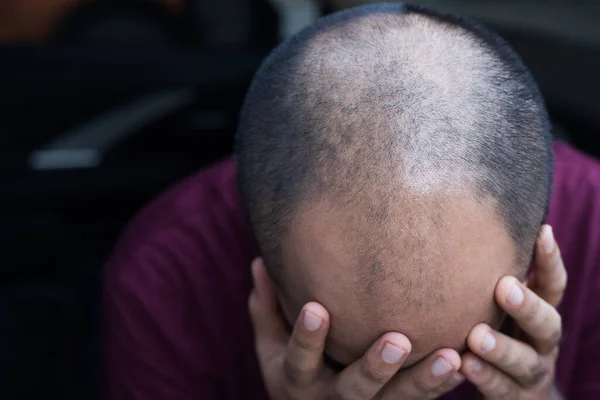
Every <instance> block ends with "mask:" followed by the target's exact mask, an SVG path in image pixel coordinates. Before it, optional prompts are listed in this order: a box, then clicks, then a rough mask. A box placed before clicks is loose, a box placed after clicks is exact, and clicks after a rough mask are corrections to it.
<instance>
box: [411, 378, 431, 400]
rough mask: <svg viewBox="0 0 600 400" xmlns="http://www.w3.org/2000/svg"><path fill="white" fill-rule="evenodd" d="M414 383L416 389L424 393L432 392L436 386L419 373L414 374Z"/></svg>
mask: <svg viewBox="0 0 600 400" xmlns="http://www.w3.org/2000/svg"><path fill="white" fill-rule="evenodd" d="M412 383H413V386H414V387H415V388H416V391H417V392H418V393H421V394H423V395H425V394H427V393H429V392H431V390H432V389H433V388H434V386H433V385H431V384H430V383H429V382H427V381H426V380H424V379H423V378H422V377H420V376H418V375H417V374H414V375H413V376H412Z"/></svg>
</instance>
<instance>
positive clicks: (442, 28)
mask: <svg viewBox="0 0 600 400" xmlns="http://www.w3.org/2000/svg"><path fill="white" fill-rule="evenodd" d="M422 11H423V9H422V8H420V7H414V6H408V5H398V4H386V5H371V6H365V7H359V8H358V9H352V10H349V11H346V12H342V13H339V14H336V15H334V16H332V17H328V18H324V19H323V20H321V21H320V22H318V23H317V24H315V26H313V27H311V28H309V29H307V30H306V31H305V32H303V33H301V34H300V35H298V36H297V37H296V38H294V39H292V40H291V41H290V42H289V43H288V44H287V46H288V49H287V50H286V49H285V47H286V46H284V47H282V48H280V49H278V50H277V51H275V53H274V54H273V55H272V56H271V62H272V63H273V62H274V59H277V57H279V58H286V57H289V58H290V59H294V63H295V65H292V68H291V69H287V70H286V72H290V73H289V76H286V77H283V78H280V79H281V82H284V83H283V85H289V86H290V87H295V88H297V87H298V86H299V85H305V86H307V87H309V88H310V85H313V87H314V88H315V89H316V90H317V92H318V90H319V89H320V88H319V83H320V82H319V81H315V78H319V79H322V78H323V77H324V76H323V75H319V74H316V73H315V70H314V69H312V70H311V69H310V68H309V69H308V70H306V71H303V70H302V65H300V66H299V65H298V64H299V63H297V61H299V60H303V61H302V62H303V63H304V64H305V65H309V66H310V67H311V68H317V69H318V67H319V63H321V64H322V63H323V62H325V61H326V59H327V58H326V57H325V58H323V59H319V57H316V55H318V54H319V46H321V45H323V42H324V41H327V40H330V41H333V42H334V43H336V42H337V43H339V44H340V47H339V48H336V47H335V46H334V47H333V49H334V51H335V50H339V52H340V54H342V55H343V52H344V46H345V45H347V44H348V42H349V39H351V38H352V37H356V36H357V35H361V34H365V32H366V33H368V32H369V29H371V30H373V31H377V30H378V29H379V28H382V29H383V33H382V35H385V34H386V32H387V33H388V34H389V30H388V31H386V29H387V28H389V23H397V22H398V20H402V21H411V23H410V25H411V26H410V27H409V28H411V29H413V30H414V29H416V30H417V31H421V32H422V33H423V32H424V31H426V32H429V33H431V34H438V33H439V34H440V38H441V39H442V40H441V41H440V42H439V43H438V44H439V46H437V47H436V48H437V49H440V48H443V47H444V46H443V45H444V44H446V43H449V39H450V38H451V37H452V38H455V36H451V37H448V36H444V35H447V34H448V32H456V35H457V37H459V38H460V39H461V40H464V43H468V44H470V45H471V46H465V51H473V50H474V49H477V50H478V51H483V52H485V51H486V49H487V46H489V45H496V44H498V43H497V41H496V39H495V36H494V35H486V34H484V35H480V33H481V32H479V27H478V26H477V25H469V24H466V23H464V20H463V19H461V18H458V17H454V16H451V15H446V14H442V13H437V12H432V11H431V10H429V9H426V12H425V13H423V12H422ZM357 28H358V29H357ZM363 28H364V29H363ZM384 28H386V29H384ZM461 28H464V29H462V30H461ZM394 29H395V28H394ZM409 31H410V29H409ZM469 32H471V33H475V34H474V35H469V34H468V33H469ZM374 41H376V40H374ZM380 42H381V40H380ZM361 45H365V42H364V41H363V42H361ZM374 47H375V50H377V48H376V46H374ZM290 49H291V50H290ZM315 49H316V50H315ZM328 49H330V48H328V47H327V46H324V47H322V48H321V51H322V52H321V54H322V55H329V54H327V51H328ZM380 50H381V49H380ZM386 50H387V49H386V48H383V50H382V51H386ZM289 51H291V57H290V54H289ZM278 53H279V54H278ZM351 54H356V53H351ZM490 54H491V53H490ZM303 57H309V58H311V57H312V58H313V60H314V65H311V63H310V62H308V61H307V60H306V59H305V58H304V59H303ZM484 58H485V57H484ZM497 58H501V57H500V56H499V55H493V56H492V57H490V58H489V59H487V61H491V62H493V61H494V60H495V59H497ZM430 59H431V57H425V58H424V60H426V61H427V60H430ZM324 60H325V61H324ZM341 60H342V61H343V58H342V59H341ZM281 61H282V60H278V61H277V62H281ZM347 61H348V64H347V65H340V67H348V68H353V67H356V68H357V70H359V71H360V69H361V68H363V70H362V73H363V74H365V75H366V76H370V75H372V73H373V71H372V70H364V65H363V64H362V63H360V62H357V61H356V60H352V59H349V60H347ZM483 61H486V60H483ZM483 61H482V60H480V63H481V62H483ZM283 62H286V61H285V60H284V61H283ZM266 64H267V65H268V64H269V61H267V62H266ZM300 64H302V63H300ZM354 64H356V65H354ZM366 65H370V64H366ZM268 68H270V67H268ZM279 68H280V67H279ZM294 68H295V69H294ZM384 69H385V68H384ZM283 70H285V69H283ZM325 70H326V71H327V70H328V71H330V72H331V69H325ZM385 72H386V71H385V70H384V71H383V73H385ZM298 78H300V79H298ZM334 78H335V76H334ZM469 78H472V76H469ZM302 79H305V80H304V81H303V80H302ZM330 82H331V81H328V82H323V83H330ZM362 83H363V82H357V86H360V85H361V84H362ZM408 83H410V82H408ZM419 83H422V82H419ZM440 83H441V84H448V80H446V81H443V80H442V81H441V82H440ZM452 83H454V84H455V85H454V87H456V82H452ZM451 86H452V85H451ZM297 93H298V92H297V91H288V92H285V96H284V97H283V98H282V100H283V101H284V102H289V103H290V104H294V106H296V107H300V108H301V107H308V108H309V109H308V110H307V112H305V113H304V114H305V115H312V116H311V118H312V117H314V118H320V117H319V116H318V114H316V113H312V112H311V111H312V110H310V107H315V105H316V106H317V107H321V111H323V109H326V108H324V107H323V101H324V100H323V98H322V97H317V100H316V101H314V102H310V101H307V100H306V98H298V97H295V96H296V95H297ZM308 93H310V90H309V91H308ZM336 93H338V92H336V91H333V90H331V91H329V92H325V94H326V95H327V94H331V95H336ZM318 95H319V96H320V95H323V92H322V91H321V92H320V93H319V92H318ZM349 95H350V96H352V95H354V93H352V92H350V93H349ZM534 97H535V96H534ZM389 99H391V101H393V100H394V98H393V96H390V98H389ZM389 99H388V100H389ZM333 100H334V101H333V102H335V100H336V99H333ZM475 100H477V99H475ZM349 103H350V104H349V105H348V107H347V108H344V107H345V105H344V102H343V101H339V102H337V103H336V104H335V107H332V108H331V110H332V111H333V112H334V113H335V112H337V115H332V113H331V112H330V113H329V114H328V115H327V116H326V117H327V118H323V119H322V120H320V121H317V122H316V123H315V126H318V127H319V128H323V127H324V128H329V129H330V132H333V134H332V135H321V136H320V137H319V139H320V140H321V139H322V142H320V144H319V145H320V146H322V145H325V146H329V147H331V148H332V149H334V152H335V155H336V157H338V158H339V159H340V160H342V161H348V167H349V170H356V171H362V172H364V173H366V174H367V175H364V174H363V175H362V176H361V178H368V174H371V176H372V175H373V174H377V173H380V174H384V173H387V172H388V171H386V170H383V169H381V165H379V166H378V167H379V170H378V169H375V170H373V169H371V170H369V169H368V168H367V167H365V163H362V165H361V163H359V162H357V161H356V154H355V153H353V152H352V148H351V146H348V138H347V137H346V138H345V137H344V132H343V130H337V131H336V129H335V124H336V123H337V124H344V123H347V122H348V121H349V120H351V119H352V116H353V115H354V113H353V112H355V111H356V109H352V107H356V103H354V100H353V99H349ZM474 103H475V105H472V104H469V106H470V107H476V106H477V103H476V102H474ZM377 106H379V104H377ZM290 107H292V106H290ZM385 107H388V108H391V106H389V105H384V106H383V108H385ZM532 107H533V108H535V107H536V106H532ZM542 107H543V105H542ZM414 108H415V112H417V113H418V112H422V110H419V108H420V107H417V106H414ZM436 110H437V111H438V112H439V109H436ZM465 110H466V111H469V108H465ZM392 111H394V110H392ZM466 111H465V112H466ZM471 111H472V110H471ZM472 112H473V113H474V114H481V113H477V112H475V111H472ZM441 114H444V113H443V112H441ZM356 115H357V116H358V117H363V116H364V114H360V113H358V114H356ZM331 117H333V118H331ZM409 117H414V115H409ZM261 118H262V117H261ZM465 120H468V119H462V120H460V121H459V120H455V121H454V122H456V123H464V124H465V125H467V123H466V122H465ZM370 121H371V124H372V126H373V125H377V124H385V123H388V122H389V121H385V116H384V115H383V114H382V113H378V112H375V113H373V115H372V119H371V120H370ZM297 122H300V123H302V122H304V121H301V120H300V121H297ZM434 122H435V120H434ZM443 122H444V121H442V123H443ZM542 123H543V122H542ZM328 124H331V125H332V126H331V127H328V126H327V125H328ZM421 126H423V124H421ZM537 129H540V128H539V127H535V128H533V130H537ZM373 137H374V138H375V136H373ZM352 139H356V138H350V140H352ZM426 139H427V137H425V136H424V137H422V138H421V139H418V138H417V139H415V137H412V138H411V140H413V143H409V145H411V146H412V149H410V150H411V151H413V157H412V164H411V165H409V166H408V167H406V168H405V169H407V170H410V168H411V167H415V166H419V165H420V164H423V163H426V162H429V161H431V162H432V163H433V164H432V165H431V173H429V175H428V176H429V178H431V179H433V178H437V180H438V182H441V183H444V182H456V181H455V180H453V179H451V178H452V177H453V176H457V175H461V174H458V173H457V171H456V169H452V168H446V170H445V171H442V172H443V174H440V169H439V168H438V167H437V165H435V163H436V162H437V161H438V160H437V159H436V157H429V158H428V157H420V156H419V151H426V152H431V151H432V149H434V146H431V144H432V143H428V142H427V140H426ZM454 139H456V138H454ZM458 139H460V140H463V142H456V141H454V142H452V141H449V142H450V143H452V144H453V145H454V146H456V145H457V144H458V145H466V146H467V147H468V145H469V143H465V142H464V140H465V138H464V137H460V135H459V137H458ZM419 140H420V141H419ZM309 145H310V144H309ZM381 147H384V148H385V149H384V150H389V149H390V148H391V147H390V146H386V143H385V142H383V143H382V144H381V146H380V148H381ZM409 147H410V146H409ZM358 148H359V149H364V147H361V146H360V144H359V145H358ZM380 148H376V149H375V150H378V149H380ZM416 150H418V151H416ZM415 151H416V155H415V153H414V152H415ZM375 152H376V151H375ZM421 154H422V153H421ZM324 157H327V155H325V156H324ZM404 160H406V159H404ZM321 161H322V160H321ZM363 161H366V163H367V164H368V163H369V162H370V161H369V160H368V158H363ZM383 161H384V162H385V160H383ZM409 161H410V160H409ZM323 165H325V166H328V165H329V166H331V165H336V164H335V163H332V164H327V163H325V164H323ZM355 167H356V168H355ZM307 168H312V167H311V166H308V167H307ZM315 168H316V170H318V169H319V166H318V165H317V166H316V167H315ZM334 172H335V173H334ZM345 172H346V171H342V172H336V171H333V170H331V169H330V170H326V171H321V176H326V177H328V179H329V177H332V178H331V179H336V176H337V174H339V175H343V174H344V173H345ZM467 172H469V173H470V172H473V171H470V170H468V168H467ZM475 173H477V171H475ZM444 174H446V175H444ZM440 175H443V176H442V178H443V179H440ZM412 177H413V178H414V177H416V178H415V179H414V181H415V182H416V184H420V185H422V184H423V182H426V183H427V182H431V179H430V180H429V181H428V180H426V179H423V176H422V175H413V176H412ZM461 177H462V178H463V179H464V178H465V176H464V174H463V175H462V176H461ZM331 179H329V180H328V181H324V182H321V183H320V184H321V186H322V187H321V188H320V189H315V187H312V188H309V189H310V190H313V191H314V192H319V191H321V189H322V188H323V187H328V188H329V189H330V188H331V187H332V186H331ZM387 180H388V181H393V179H392V180H390V179H389V175H388V176H387ZM362 181H365V182H367V183H363V182H362ZM375 181H376V180H373V181H371V182H375ZM384 181H385V179H383V180H381V179H380V180H379V182H378V183H381V182H384ZM354 182H360V184H363V185H364V184H368V183H369V182H368V179H354ZM459 182H460V180H459ZM311 184H315V183H314V182H311ZM375 186H379V187H384V186H385V185H380V184H379V185H375ZM391 186H393V185H390V187H391ZM339 188H340V191H341V192H352V183H349V182H348V181H345V182H344V181H343V180H342V182H341V184H340V185H339ZM392 189H393V188H392ZM382 190H385V188H384V189H382ZM303 195H304V196H306V192H304V193H300V192H299V194H298V196H303ZM292 211H293V210H292ZM288 223H289V219H288Z"/></svg>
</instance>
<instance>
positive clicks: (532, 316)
mask: <svg viewBox="0 0 600 400" xmlns="http://www.w3.org/2000/svg"><path fill="white" fill-rule="evenodd" d="M540 308H541V300H540V298H539V297H537V296H531V301H530V302H529V306H528V307H525V309H524V310H523V319H524V320H526V321H535V320H536V318H539V312H540Z"/></svg>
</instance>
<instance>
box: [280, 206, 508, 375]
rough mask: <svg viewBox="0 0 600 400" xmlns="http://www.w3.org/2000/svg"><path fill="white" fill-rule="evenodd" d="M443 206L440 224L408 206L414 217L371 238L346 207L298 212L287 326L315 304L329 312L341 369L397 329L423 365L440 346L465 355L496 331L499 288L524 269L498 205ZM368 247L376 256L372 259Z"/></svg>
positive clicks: (291, 243) (290, 255)
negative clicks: (477, 335) (476, 335)
mask: <svg viewBox="0 0 600 400" xmlns="http://www.w3.org/2000/svg"><path fill="white" fill-rule="evenodd" d="M423 201H424V202H427V201H429V202H430V200H427V199H423ZM421 204H425V203H421ZM436 204H438V205H441V206H440V207H438V209H437V211H436V213H434V214H436V215H437V216H436V217H435V218H430V217H426V216H424V215H419V213H418V212H414V211H411V210H406V209H405V212H406V213H410V212H413V214H412V217H411V218H403V219H402V220H399V221H398V222H394V221H388V223H390V224H394V223H395V224H396V225H395V226H387V227H381V229H382V230H383V231H384V232H385V233H386V234H385V235H383V234H382V235H377V234H375V235H369V234H368V233H365V232H368V230H366V231H365V230H363V229H362V227H361V226H360V224H361V222H363V221H361V220H360V218H357V217H356V214H352V213H350V214H349V213H348V212H347V210H340V209H336V208H335V207H331V206H324V207H320V206H318V205H317V206H313V207H311V208H310V209H309V210H305V211H304V212H299V213H298V217H297V218H296V219H295V221H294V222H293V224H292V227H291V230H290V232H289V234H288V236H287V237H286V238H285V239H284V243H283V262H284V266H283V268H284V278H283V279H284V281H285V284H286V285H285V289H284V290H283V291H281V292H280V302H281V305H282V309H283V311H284V314H285V316H286V319H288V321H290V322H292V321H294V320H295V318H296V316H297V314H298V313H299V311H300V309H301V307H302V306H303V304H305V303H306V302H308V301H318V302H319V303H321V304H322V305H323V306H325V308H326V309H327V310H328V311H329V313H330V315H331V325H330V326H331V328H330V332H329V335H328V344H327V352H328V354H329V355H330V356H331V357H332V358H333V359H335V360H337V361H339V362H342V363H349V362H351V361H353V360H354V359H356V358H358V357H360V356H361V355H362V353H364V351H365V350H366V349H367V348H368V347H369V346H370V345H371V344H372V343H373V341H375V340H376V339H377V338H378V337H379V336H381V335H382V334H383V333H385V332H389V331H396V332H400V333H403V334H405V335H406V336H407V337H408V338H409V340H411V343H412V347H413V352H412V354H411V356H410V358H409V360H408V361H409V362H414V361H416V360H418V359H420V358H422V357H424V356H426V355H427V354H428V353H430V352H431V351H433V350H435V349H437V348H440V347H451V348H455V349H457V350H459V351H460V350H461V349H462V348H463V346H464V341H465V339H466V336H467V333H468V331H469V330H470V329H471V328H472V327H474V326H475V325H476V324H477V323H479V322H487V323H489V324H491V325H497V324H498V323H499V321H500V318H501V316H502V314H501V313H500V310H499V309H498V308H497V306H496V305H495V302H494V297H493V292H494V288H495V285H496V283H497V282H498V280H499V279H500V277H502V276H504V275H507V274H515V273H516V272H517V266H516V265H515V260H516V248H515V246H514V244H513V242H512V240H511V238H510V236H509V234H508V233H507V231H506V229H505V228H504V225H503V223H502V221H501V219H500V218H499V217H497V216H496V215H495V213H494V211H493V208H492V207H485V206H483V205H481V204H478V203H476V202H475V201H473V200H470V199H468V198H464V199H463V198H455V199H454V200H453V201H451V202H445V203H444V202H439V201H438V202H436ZM389 215H392V216H393V218H400V217H399V215H401V213H391V214H389ZM361 240H362V242H363V244H364V245H365V246H366V247H367V248H369V249H370V250H373V251H374V253H375V254H370V255H369V256H365V254H368V252H365V250H364V249H361V248H360V247H361ZM372 242H375V243H372Z"/></svg>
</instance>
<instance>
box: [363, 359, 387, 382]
mask: <svg viewBox="0 0 600 400" xmlns="http://www.w3.org/2000/svg"><path fill="white" fill-rule="evenodd" d="M361 373H362V375H363V376H364V377H365V378H366V379H367V381H369V382H373V383H375V384H377V385H383V384H385V383H386V382H387V381H388V380H389V379H390V375H389V374H388V373H385V372H384V371H381V370H379V369H378V368H376V367H373V366H372V365H370V364H369V363H368V362H366V361H364V362H362V363H361Z"/></svg>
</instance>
